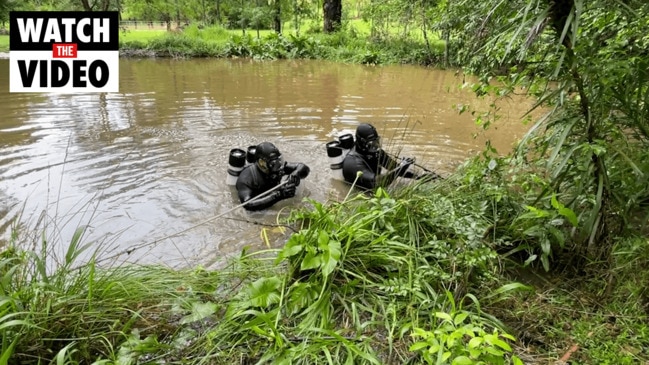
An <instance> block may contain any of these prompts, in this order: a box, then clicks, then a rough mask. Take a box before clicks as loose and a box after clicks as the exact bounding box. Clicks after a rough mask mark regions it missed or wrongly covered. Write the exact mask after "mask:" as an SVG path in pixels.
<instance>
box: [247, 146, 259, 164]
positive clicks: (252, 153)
mask: <svg viewBox="0 0 649 365" xmlns="http://www.w3.org/2000/svg"><path fill="white" fill-rule="evenodd" d="M256 153H257V146H248V153H247V154H246V165H249V164H251V163H255V162H256V161H257V155H256Z"/></svg>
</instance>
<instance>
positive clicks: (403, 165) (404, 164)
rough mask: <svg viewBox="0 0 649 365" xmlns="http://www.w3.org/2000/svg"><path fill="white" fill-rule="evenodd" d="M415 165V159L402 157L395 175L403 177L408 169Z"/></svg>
mask: <svg viewBox="0 0 649 365" xmlns="http://www.w3.org/2000/svg"><path fill="white" fill-rule="evenodd" d="M413 163H415V159H414V158H411V157H404V158H402V159H401V162H399V167H398V168H399V170H398V173H397V175H403V174H405V173H406V171H408V167H410V165H412V164H413Z"/></svg>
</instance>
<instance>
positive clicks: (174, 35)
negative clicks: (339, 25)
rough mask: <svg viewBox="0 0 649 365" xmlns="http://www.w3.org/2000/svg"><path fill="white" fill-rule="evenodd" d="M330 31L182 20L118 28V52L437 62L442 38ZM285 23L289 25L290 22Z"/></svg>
mask: <svg viewBox="0 0 649 365" xmlns="http://www.w3.org/2000/svg"><path fill="white" fill-rule="evenodd" d="M359 22H360V23H363V22H362V21H360V20H359V21H357V22H356V23H355V24H356V25H349V26H348V27H349V29H346V30H343V31H341V32H337V33H333V34H323V33H313V32H312V33H309V32H308V31H302V32H300V33H296V32H295V30H288V31H286V32H284V33H283V34H277V33H275V32H272V31H268V30H264V31H260V32H257V31H255V30H251V29H248V30H246V31H245V32H244V31H242V30H229V29H225V28H222V27H218V26H212V27H205V28H203V27H201V28H199V27H198V26H196V25H191V26H187V27H185V28H184V29H182V30H179V31H161V30H146V29H139V30H137V29H125V30H122V31H121V32H120V43H119V49H120V56H121V57H138V58H142V57H172V58H186V57H217V58H229V57H234V58H241V57H244V58H254V59H264V60H272V59H325V60H331V61H337V62H345V63H359V64H373V65H377V64H412V65H422V66H442V65H443V64H446V63H447V61H448V60H444V48H445V42H443V41H441V40H439V39H438V37H437V35H436V33H433V32H431V33H430V35H428V36H427V38H426V40H425V39H423V38H422V37H421V36H420V35H418V36H408V37H403V35H401V34H399V35H394V36H390V35H389V34H387V35H384V36H382V37H380V38H379V37H372V36H371V35H370V34H369V33H367V32H366V31H363V30H359V29H364V28H363V27H362V26H360V25H359V24H360V23H359ZM359 27H360V28H359ZM289 29H290V28H289ZM8 50H9V36H8V35H2V36H0V57H5V56H6V57H8V54H7V53H6V52H7V51H8Z"/></svg>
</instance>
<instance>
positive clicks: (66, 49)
mask: <svg viewBox="0 0 649 365" xmlns="http://www.w3.org/2000/svg"><path fill="white" fill-rule="evenodd" d="M52 57H53V58H77V44H76V43H54V44H53V45H52Z"/></svg>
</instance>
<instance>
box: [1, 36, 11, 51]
mask: <svg viewBox="0 0 649 365" xmlns="http://www.w3.org/2000/svg"><path fill="white" fill-rule="evenodd" d="M0 52H9V36H8V35H0Z"/></svg>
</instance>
